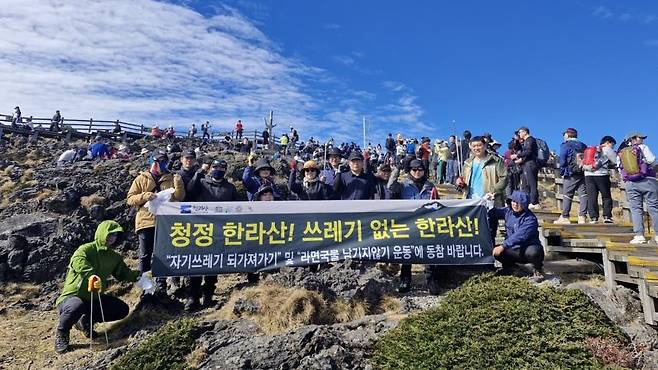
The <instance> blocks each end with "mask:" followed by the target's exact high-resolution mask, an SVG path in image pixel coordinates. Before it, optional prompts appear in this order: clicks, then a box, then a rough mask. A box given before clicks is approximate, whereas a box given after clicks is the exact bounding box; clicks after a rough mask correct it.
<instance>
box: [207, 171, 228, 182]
mask: <svg viewBox="0 0 658 370" xmlns="http://www.w3.org/2000/svg"><path fill="white" fill-rule="evenodd" d="M225 174H226V171H222V170H215V169H214V170H212V172H210V176H212V178H213V179H215V180H221V179H223V178H224V175H225Z"/></svg>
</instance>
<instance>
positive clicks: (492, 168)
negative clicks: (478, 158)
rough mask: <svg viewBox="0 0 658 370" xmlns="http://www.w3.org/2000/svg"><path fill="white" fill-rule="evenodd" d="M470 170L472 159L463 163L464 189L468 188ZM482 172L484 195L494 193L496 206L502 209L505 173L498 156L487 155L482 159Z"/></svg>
mask: <svg viewBox="0 0 658 370" xmlns="http://www.w3.org/2000/svg"><path fill="white" fill-rule="evenodd" d="M472 168H473V157H470V158H468V159H467V160H466V161H465V162H464V182H466V189H468V188H469V187H470V182H471V170H472ZM482 171H483V173H482V175H483V177H484V191H485V193H494V195H495V204H496V206H497V207H502V206H503V205H504V204H505V186H506V185H507V171H506V170H505V165H504V164H503V160H502V159H501V158H500V157H498V156H494V155H488V156H487V157H486V158H485V159H484V167H483V168H482ZM467 195H468V191H466V192H465V193H464V196H467Z"/></svg>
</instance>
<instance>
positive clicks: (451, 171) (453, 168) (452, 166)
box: [446, 159, 457, 184]
mask: <svg viewBox="0 0 658 370" xmlns="http://www.w3.org/2000/svg"><path fill="white" fill-rule="evenodd" d="M456 172H457V160H455V159H448V163H447V166H446V182H447V183H449V184H454V183H455V178H456V177H457V174H456Z"/></svg>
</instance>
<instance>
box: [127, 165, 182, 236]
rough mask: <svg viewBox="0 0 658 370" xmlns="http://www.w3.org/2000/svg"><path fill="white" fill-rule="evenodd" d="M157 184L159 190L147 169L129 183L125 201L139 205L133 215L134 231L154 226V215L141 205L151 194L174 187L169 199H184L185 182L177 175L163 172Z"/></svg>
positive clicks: (131, 204)
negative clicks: (135, 213)
mask: <svg viewBox="0 0 658 370" xmlns="http://www.w3.org/2000/svg"><path fill="white" fill-rule="evenodd" d="M157 185H159V190H156V188H157V186H156V183H155V179H154V178H153V175H152V174H151V173H150V172H149V171H144V172H142V173H140V174H139V175H138V176H137V177H136V178H135V180H133V183H132V185H130V190H128V197H127V199H126V203H127V204H128V205H129V206H132V207H139V208H138V210H137V215H136V216H135V231H139V230H141V229H146V228H148V227H155V215H154V214H152V213H151V212H149V210H148V209H147V208H145V207H143V206H144V204H146V202H148V200H149V196H150V195H151V194H155V193H156V192H158V191H162V190H165V189H169V188H174V189H175V191H174V194H173V195H172V197H171V200H172V201H173V202H180V201H182V200H183V199H185V184H183V179H182V178H181V177H180V176H179V175H172V174H171V173H165V174H163V175H162V176H160V179H159V180H158V184H157Z"/></svg>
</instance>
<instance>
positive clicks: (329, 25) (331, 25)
mask: <svg viewBox="0 0 658 370" xmlns="http://www.w3.org/2000/svg"><path fill="white" fill-rule="evenodd" d="M322 28H324V29H325V30H339V29H341V25H340V24H338V23H325V24H323V25H322Z"/></svg>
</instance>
